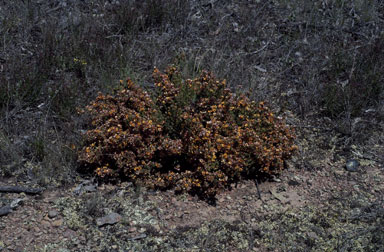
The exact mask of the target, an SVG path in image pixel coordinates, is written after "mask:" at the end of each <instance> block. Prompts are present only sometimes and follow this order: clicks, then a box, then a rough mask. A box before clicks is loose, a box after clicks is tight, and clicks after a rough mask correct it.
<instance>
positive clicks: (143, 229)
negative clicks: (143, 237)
mask: <svg viewBox="0 0 384 252" xmlns="http://www.w3.org/2000/svg"><path fill="white" fill-rule="evenodd" d="M146 231H147V229H145V228H140V229H139V233H140V234H142V233H145V232H146Z"/></svg>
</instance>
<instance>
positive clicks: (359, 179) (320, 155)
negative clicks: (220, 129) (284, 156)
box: [0, 125, 384, 251]
mask: <svg viewBox="0 0 384 252" xmlns="http://www.w3.org/2000/svg"><path fill="white" fill-rule="evenodd" d="M297 131H298V136H299V137H298V144H299V147H300V151H299V153H298V154H297V155H296V156H295V157H294V158H293V159H292V160H291V161H289V162H288V163H287V166H288V167H287V169H286V170H285V171H284V172H283V173H282V174H281V176H279V177H275V178H273V179H272V180H270V181H260V182H259V183H257V184H256V183H255V182H253V181H244V182H243V183H241V184H238V185H237V186H234V188H233V189H232V190H230V191H226V192H223V193H221V194H219V195H218V196H217V201H216V203H215V204H208V203H207V202H204V201H201V200H199V199H197V198H196V197H192V196H190V195H186V194H184V195H175V194H174V192H173V191H165V192H162V191H148V190H146V189H145V188H139V187H134V186H133V185H132V184H130V183H121V184H118V185H106V184H104V185H99V186H98V185H96V184H93V182H92V180H85V179H84V178H83V179H82V180H80V181H78V182H77V183H76V184H73V185H70V186H68V187H64V188H63V187H62V188H51V189H47V190H45V191H44V192H43V193H42V194H41V195H37V196H29V195H26V194H23V193H22V194H3V195H2V200H3V204H5V202H6V201H7V202H10V201H11V200H12V199H16V198H19V199H22V200H23V201H22V203H21V204H20V206H18V207H17V208H16V209H15V210H14V211H13V212H12V213H10V214H8V215H6V216H3V217H0V218H1V223H0V229H1V234H2V235H1V238H0V248H1V251H384V249H383V248H384V246H383V245H384V244H383V242H384V229H383V227H384V183H383V181H384V167H383V160H382V159H380V158H382V157H383V154H384V149H383V145H382V141H383V139H384V138H383V133H382V132H379V131H377V132H376V134H377V135H373V136H372V137H371V139H370V144H371V145H370V146H352V147H351V148H353V150H354V151H353V152H354V153H355V157H354V158H355V159H356V160H357V161H358V162H359V164H360V165H359V167H358V168H357V171H354V172H353V171H352V172H351V171H348V170H347V169H346V167H345V164H346V161H347V160H346V159H347V157H344V156H343V155H342V152H339V151H341V150H340V149H339V148H338V147H337V144H338V143H337V141H340V140H342V139H340V138H338V135H337V134H335V135H332V134H329V132H328V133H327V132H324V131H323V130H321V129H317V128H315V127H313V128H312V127H309V126H308V125H307V126H305V127H304V126H302V127H301V128H298V130H297ZM368 147H369V148H368ZM368 153H370V155H368ZM348 158H352V157H348ZM15 183H17V181H15V180H13V179H8V180H4V179H2V180H1V185H4V184H7V185H10V184H15ZM19 184H20V183H19ZM27 185H28V184H27ZM257 187H258V188H259V190H258V189H257ZM259 193H260V194H259ZM259 196H261V198H260V197H259ZM106 216H109V219H107V218H105V217H106Z"/></svg>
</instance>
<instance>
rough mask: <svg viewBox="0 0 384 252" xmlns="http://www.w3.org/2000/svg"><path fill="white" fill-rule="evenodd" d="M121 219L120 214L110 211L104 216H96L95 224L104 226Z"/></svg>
mask: <svg viewBox="0 0 384 252" xmlns="http://www.w3.org/2000/svg"><path fill="white" fill-rule="evenodd" d="M121 219H122V217H121V215H120V214H118V213H111V214H108V215H106V216H104V217H101V218H97V219H96V224H97V226H99V227H101V226H104V225H113V224H116V223H118V222H119V221H121Z"/></svg>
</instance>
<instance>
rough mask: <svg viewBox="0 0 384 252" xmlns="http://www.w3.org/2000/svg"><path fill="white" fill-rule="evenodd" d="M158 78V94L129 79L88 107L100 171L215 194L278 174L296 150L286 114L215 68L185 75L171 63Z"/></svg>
mask: <svg viewBox="0 0 384 252" xmlns="http://www.w3.org/2000/svg"><path fill="white" fill-rule="evenodd" d="M153 77H154V82H155V91H154V96H153V98H151V97H150V96H149V94H148V93H147V92H145V91H143V90H142V89H140V88H139V87H137V86H135V84H133V82H132V81H130V80H128V81H127V84H126V86H125V87H123V89H122V90H120V91H119V92H118V93H117V94H116V95H115V96H111V95H102V94H99V96H98V97H97V99H96V101H95V102H93V103H92V104H91V105H90V106H88V107H87V110H88V112H90V113H91V116H92V122H91V124H92V127H91V129H90V130H89V131H88V132H87V134H86V139H85V146H84V147H83V148H82V150H81V151H80V152H79V160H80V161H81V162H82V165H83V167H85V168H86V169H90V170H91V171H95V172H96V174H97V175H98V176H99V177H101V178H104V177H106V178H119V177H120V178H123V179H124V178H128V179H130V180H132V181H133V182H137V181H139V182H144V183H145V184H147V185H149V186H154V187H160V188H170V187H176V190H177V191H188V192H192V193H197V194H199V195H200V196H201V195H204V196H208V197H212V196H214V195H215V194H216V193H217V192H219V191H220V190H222V189H225V188H228V187H229V186H230V185H231V184H232V183H235V182H239V181H240V180H241V179H242V178H244V177H248V178H254V177H255V176H257V175H261V174H276V173H279V172H280V171H281V170H282V169H283V168H284V160H285V159H287V158H289V157H290V155H291V154H292V153H293V152H294V150H295V148H296V147H295V145H294V144H293V140H294V136H293V133H292V130H291V129H290V128H289V127H287V126H286V125H285V124H284V123H283V122H282V121H281V119H278V118H277V117H276V116H275V115H274V114H273V113H272V112H271V111H270V110H269V109H268V108H267V107H266V106H265V105H264V103H263V102H260V103H256V102H254V101H251V100H249V98H247V97H246V96H245V95H234V94H232V93H231V92H230V90H229V89H227V88H226V82H225V81H218V80H217V79H216V78H215V77H214V76H213V74H212V73H209V72H206V71H203V72H202V73H201V75H200V77H198V78H195V79H193V80H191V79H187V80H185V79H184V78H183V76H182V75H181V74H180V73H179V72H178V70H177V69H176V68H175V67H170V68H168V70H167V71H166V73H165V74H162V73H160V72H159V70H157V69H155V71H154V74H153Z"/></svg>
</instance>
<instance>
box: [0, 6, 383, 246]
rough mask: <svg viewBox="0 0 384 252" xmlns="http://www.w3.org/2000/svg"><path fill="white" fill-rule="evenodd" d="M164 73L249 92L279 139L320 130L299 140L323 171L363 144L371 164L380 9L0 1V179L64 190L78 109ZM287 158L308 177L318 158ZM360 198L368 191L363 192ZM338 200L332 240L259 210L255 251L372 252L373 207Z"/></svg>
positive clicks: (306, 223)
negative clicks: (275, 122) (270, 116)
mask: <svg viewBox="0 0 384 252" xmlns="http://www.w3.org/2000/svg"><path fill="white" fill-rule="evenodd" d="M170 64H175V65H177V66H178V67H179V68H180V70H181V72H182V74H183V76H185V77H186V78H195V77H197V76H199V74H200V72H201V70H202V69H207V70H210V71H212V72H214V73H215V75H216V76H217V77H218V78H219V79H226V80H227V85H228V87H229V88H230V89H231V90H232V91H233V92H234V93H236V94H239V93H243V92H246V91H247V92H249V94H250V96H251V98H252V99H254V100H255V101H256V102H259V101H261V100H265V101H266V102H267V103H268V105H269V106H270V107H271V108H272V109H273V111H274V112H275V113H276V114H278V115H283V116H287V117H288V121H287V124H288V125H290V126H293V127H296V128H304V129H306V127H308V128H315V129H319V130H324V131H325V132H326V133H325V134H323V136H324V135H326V137H324V138H322V137H323V136H322V137H320V133H318V132H315V133H313V132H312V133H313V134H314V135H315V136H313V135H311V137H312V138H313V139H315V140H318V141H316V143H319V146H320V145H322V146H324V149H327V151H329V149H330V148H332V152H333V151H334V150H335V148H336V147H334V146H337V151H335V153H336V154H335V155H334V159H335V162H336V161H337V160H340V157H345V158H347V157H350V156H353V155H352V154H353V153H355V154H354V155H357V154H359V152H358V150H357V148H356V145H354V144H361V145H363V144H364V143H366V144H367V146H368V145H370V146H371V147H372V149H373V147H374V148H375V149H376V150H377V152H378V153H379V154H380V152H381V154H380V155H381V156H382V153H383V149H382V146H383V144H384V142H383V135H382V133H380V132H383V130H382V128H383V127H382V125H383V119H384V85H383V81H384V3H383V1H380V0H371V1H365V0H313V1H307V0H290V1H287V0H190V1H182V0H148V1H140V0H120V1H116V0H83V1H76V0H52V1H43V0H14V1H6V0H0V178H7V177H12V178H16V179H17V180H18V181H32V182H34V183H38V184H40V186H45V187H56V186H62V185H68V184H73V182H74V181H76V179H77V173H76V168H77V167H78V163H77V157H76V153H77V152H78V149H77V148H78V147H77V146H81V144H82V143H83V142H82V141H83V138H82V133H84V132H86V130H88V129H89V126H88V125H87V124H86V122H87V121H88V120H89V118H87V117H86V116H85V115H80V114H78V113H77V108H84V107H85V106H86V105H88V104H89V103H90V102H91V101H93V100H95V98H96V97H97V95H98V92H103V93H105V94H111V93H113V92H114V91H115V90H116V89H117V88H118V86H119V85H120V84H119V80H121V79H126V77H130V78H131V79H132V80H133V82H134V83H136V84H139V85H140V86H141V87H143V88H145V89H149V88H151V87H152V86H153V82H152V72H153V69H154V67H157V68H158V69H160V70H161V71H163V70H164V69H165V68H166V66H168V65H170ZM308 125H309V126H308ZM378 129H379V130H378ZM324 131H323V132H324ZM329 132H332V134H334V135H335V137H333V135H332V134H330V133H329ZM372 132H373V133H372ZM378 132H379V133H378ZM300 137H302V135H300V136H299V138H300ZM303 139H304V138H303ZM323 139H326V140H323ZM332 146H333V147H332ZM299 147H300V150H299V154H298V157H297V158H296V163H299V164H300V168H303V169H305V170H306V171H308V170H311V169H315V168H314V167H316V163H314V162H312V160H311V158H310V156H311V155H319V154H318V153H319V152H321V150H319V149H316V150H314V151H313V149H315V148H317V147H318V146H315V147H313V146H310V142H307V141H306V139H304V140H303V142H302V143H301V145H300V146H299ZM311 147H313V149H312V152H311V151H308V149H311ZM332 155H333V154H332ZM361 155H362V154H361ZM373 157H374V155H373ZM368 160H369V161H371V160H373V159H368ZM376 161H377V160H376ZM379 161H380V162H381V163H383V162H382V160H379ZM377 162H378V161H377ZM319 169H320V168H319ZM359 175H360V174H359ZM348 176H349V175H348ZM335 178H336V179H337V176H336V175H335ZM377 183H378V184H379V183H380V181H378V182H377ZM365 188H366V191H367V192H368V191H369V192H371V191H374V189H372V188H370V187H369V184H367V185H366V186H365ZM377 190H378V191H377V192H379V189H377ZM347 194H349V192H345V195H344V196H340V198H338V199H337V200H338V201H340V202H341V203H340V204H333V203H332V204H330V207H332V210H329V211H328V210H326V211H325V210H324V216H326V215H329V216H326V218H325V217H324V218H325V219H326V220H328V221H330V222H332V223H331V224H329V225H330V227H332V228H331V229H332V230H333V233H332V234H331V235H333V239H330V238H329V235H330V234H329V230H330V228H329V227H328V224H327V225H323V224H322V223H323V221H322V218H320V217H321V211H322V210H321V209H320V210H319V209H312V208H311V207H312V206H308V209H307V210H306V211H303V212H302V213H290V212H289V211H288V212H287V211H285V210H284V211H283V212H282V211H280V210H279V211H277V212H274V211H272V210H271V211H270V212H271V218H270V219H264V220H260V221H258V223H259V227H260V228H262V229H263V232H265V233H266V234H267V235H264V236H262V237H261V238H260V239H263V243H265V244H268V248H270V249H271V250H272V249H277V250H281V251H284V250H290V251H293V250H297V248H298V247H297V246H300V248H303V251H304V250H305V251H309V250H311V249H312V250H320V251H324V250H326V248H330V249H331V250H336V249H337V250H338V251H350V250H354V249H355V251H364V250H365V251H367V250H368V251H369V250H370V251H379V249H381V248H382V246H381V245H382V243H383V239H384V238H383V237H382V235H381V234H382V233H383V232H382V231H383V230H382V229H383V228H382V227H383V211H382V201H379V200H377V199H376V202H375V203H374V204H373V203H372V204H371V203H368V202H369V200H372V199H371V198H370V197H368V196H367V197H366V198H367V200H366V201H364V204H361V207H360V208H359V209H360V210H361V209H362V212H361V213H360V214H357V215H356V214H353V211H352V210H354V209H357V206H356V204H355V203H353V202H352V201H351V202H349V201H348V200H347V199H348V196H349V195H347ZM367 194H368V193H367ZM378 194H379V193H378ZM368 198H369V200H368ZM72 200H75V198H74V197H72V196H71V197H70V198H69V199H68V201H72ZM254 200H255V201H256V200H258V199H257V198H256V197H255V198H254ZM349 200H351V199H349ZM95 201H97V202H99V200H95ZM92 204H94V205H95V203H92ZM92 204H91V205H90V207H89V209H91V208H92V209H93V207H92ZM146 204H147V203H146ZM148 204H149V203H148ZM74 205H75V204H72V202H70V203H68V205H66V208H68V209H69V208H71V207H74ZM106 205H107V204H106ZM327 207H328V206H327ZM92 209H91V210H92ZM359 209H357V210H359ZM93 211H94V210H92V211H89V212H93ZM74 212H76V213H78V212H79V211H78V209H75V211H74ZM96 212H97V211H96ZM137 212H139V213H143V212H144V211H143V210H142V209H139V210H138V211H137ZM340 212H342V213H340ZM132 216H133V215H132ZM319 216H320V217H319ZM317 218H320V219H317ZM272 220H273V221H272ZM276 221H279V223H277V222H276ZM299 222H300V224H299V225H298V224H297V223H299ZM271 223H272V224H271ZM276 223H277V224H276ZM344 224H345V225H344ZM242 225H243V224H242ZM319 225H320V226H321V227H322V229H321V230H320V231H319V232H318V233H319V234H321V235H319V236H314V238H313V237H309V238H308V239H307V240H306V242H305V244H300V242H301V241H303V239H302V234H303V232H304V231H305V230H304V231H303V232H302V229H301V228H305V227H310V228H312V227H313V226H319ZM350 225H353V228H351V227H350ZM355 225H356V226H355ZM216 226H217V227H219V228H218V229H217V230H231V229H233V230H235V232H236V233H239V232H240V231H241V230H245V231H244V232H243V233H244V234H246V235H245V236H244V237H249V241H253V240H254V239H253V238H252V237H254V236H255V235H256V236H257V233H258V232H256V231H254V230H248V229H246V228H245V227H243V226H236V225H235V226H232V224H231V225H228V223H227V224H225V223H224V224H223V223H218V224H217V225H216ZM239 227H240V229H239ZM339 227H340V228H339ZM112 228H113V227H111V229H112ZM202 228H205V227H204V226H203V227H202ZM247 228H248V227H247ZM124 229H125V227H124ZM204 230H210V229H204ZM239 230H240V231H239ZM268 230H269V231H271V232H269V231H268ZM97 232H99V231H97ZM204 232H205V231H204ZM204 232H203V231H201V230H200V229H199V228H198V227H196V228H193V229H191V230H190V232H189V231H188V233H187V232H184V235H185V236H180V235H179V233H177V234H176V235H175V239H173V240H171V242H170V243H172V242H175V244H176V245H173V244H171V245H172V246H178V244H181V243H185V242H184V241H187V240H192V241H193V243H194V242H196V243H199V242H200V243H204V244H202V245H201V246H206V245H205V243H206V241H204V240H203V239H201V237H200V234H202V233H203V235H204ZM351 232H352V235H350V234H351ZM195 233H197V234H198V235H197V236H195ZM207 233H208V234H209V235H211V234H214V235H213V236H208V238H209V237H210V238H209V239H208V238H207V240H208V242H207V243H208V245H207V246H211V251H222V247H221V246H227V244H224V245H223V243H222V241H223V240H224V241H229V242H232V240H230V239H227V238H226V236H224V238H223V240H222V237H223V236H221V235H220V236H216V233H215V232H210V231H209V232H208V231H207ZM240 233H241V232H240ZM228 234H229V233H228V232H225V234H224V235H228ZM281 234H284V236H283V237H284V239H281V237H282V236H281ZM376 234H379V235H376ZM91 235H93V234H91ZM190 235H191V236H190ZM192 235H193V237H199V238H197V239H195V238H193V239H192V238H190V237H192ZM229 236H231V237H235V236H234V235H229ZM180 237H181V238H180ZM184 237H186V238H185V239H184ZM239 237H240V235H239ZM179 239H181V240H179ZM244 239H245V238H244ZM247 239H248V238H247ZM285 240H289V243H285V242H284V241H285ZM181 241H182V242H181ZM211 241H212V242H211ZM347 241H348V242H347ZM113 242H114V241H113ZM356 243H358V244H356ZM110 244H111V242H108V243H107V244H106V245H105V248H109V247H110ZM135 244H136V245H137V244H139V243H135ZM151 244H152V242H151ZM161 244H165V243H161ZM238 244H240V243H238ZM298 244H300V245H298ZM0 245H1V244H0ZM136 245H135V246H136ZM357 245H358V246H357ZM143 246H144V247H145V248H147V247H146V246H147V245H146V244H144V245H143ZM148 246H149V247H148V248H149V249H150V248H151V246H152V245H151V246H150V245H148ZM159 246H160V245H159ZM161 246H162V245H161ZM164 246H165V245H164ZM215 246H218V247H217V249H216V248H215ZM249 247H251V245H249ZM239 249H240V248H239Z"/></svg>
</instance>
